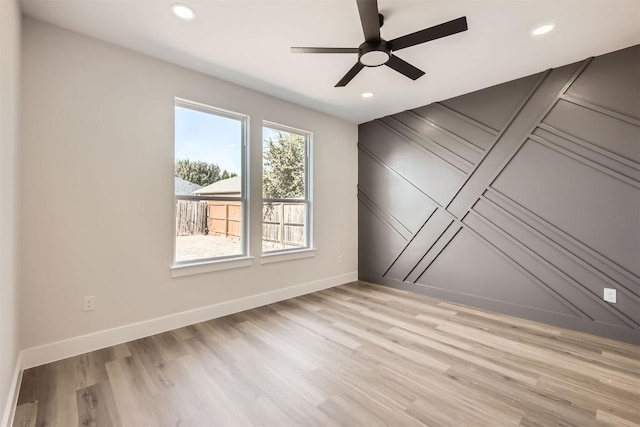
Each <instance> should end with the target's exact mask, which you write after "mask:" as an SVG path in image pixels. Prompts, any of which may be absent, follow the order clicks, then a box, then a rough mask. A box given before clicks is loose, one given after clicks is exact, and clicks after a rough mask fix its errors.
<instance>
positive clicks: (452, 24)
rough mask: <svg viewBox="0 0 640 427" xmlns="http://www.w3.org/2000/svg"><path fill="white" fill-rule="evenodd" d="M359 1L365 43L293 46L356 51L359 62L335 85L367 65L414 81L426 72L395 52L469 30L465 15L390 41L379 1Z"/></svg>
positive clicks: (343, 83) (321, 50)
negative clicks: (383, 31) (382, 34)
mask: <svg viewBox="0 0 640 427" xmlns="http://www.w3.org/2000/svg"><path fill="white" fill-rule="evenodd" d="M356 3H357V5H358V12H359V13H360V21H361V22H362V30H363V31H364V39H365V40H364V43H362V44H361V45H360V46H358V47H354V48H350V47H292V48H291V52H292V53H357V54H358V62H356V64H355V65H354V66H353V67H352V68H351V69H350V70H349V71H347V74H345V75H344V77H343V78H342V79H341V80H340V81H339V82H338V84H336V86H335V87H343V86H346V85H347V84H348V83H349V82H350V81H351V80H352V79H353V78H354V77H355V76H356V74H358V73H359V72H360V71H361V70H362V69H363V68H364V67H379V66H381V65H386V66H387V67H389V68H392V69H394V70H396V71H397V72H399V73H400V74H403V75H405V76H407V77H409V78H410V79H412V80H417V79H419V78H420V77H422V76H423V75H424V71H422V70H420V69H419V68H416V67H414V66H413V65H411V64H409V63H408V62H406V61H403V60H402V59H400V58H398V57H397V56H396V55H394V54H393V52H395V51H398V50H400V49H404V48H407V47H411V46H415V45H418V44H421V43H425V42H428V41H431V40H435V39H439V38H441V37H447V36H451V35H453V34H457V33H461V32H463V31H466V30H467V18H466V17H465V16H463V17H461V18H458V19H454V20H453V21H448V22H445V23H443V24H440V25H436V26H433V27H430V28H425V29H424V30H420V31H416V32H415V33H411V34H407V35H405V36H402V37H398V38H395V39H393V40H389V41H387V40H384V39H383V38H382V37H380V27H382V25H383V24H384V16H382V15H381V14H380V13H379V12H378V1H377V0H356Z"/></svg>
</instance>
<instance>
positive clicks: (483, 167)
mask: <svg viewBox="0 0 640 427" xmlns="http://www.w3.org/2000/svg"><path fill="white" fill-rule="evenodd" d="M582 68H584V63H583V64H571V65H566V66H564V67H561V68H556V69H553V70H549V71H547V72H545V73H543V74H541V75H540V77H539V79H538V80H537V82H536V83H537V84H536V86H535V87H534V90H533V92H532V93H530V94H529V97H528V98H527V102H526V103H525V104H524V105H522V106H521V109H520V111H518V112H517V114H515V115H514V117H513V119H512V121H511V122H510V123H509V124H508V125H507V126H506V128H505V129H504V131H503V132H502V133H501V134H499V135H498V136H497V137H496V141H495V142H494V145H493V146H492V147H491V149H490V150H489V152H488V153H487V154H486V156H485V157H484V158H483V159H482V162H481V163H480V164H479V165H478V167H477V168H476V169H475V170H474V171H473V173H472V174H471V176H470V177H469V178H468V180H467V182H465V184H464V186H463V187H462V188H461V189H460V191H459V192H458V194H456V197H455V198H454V199H453V200H452V201H451V203H449V205H448V206H447V210H448V211H449V212H451V213H452V214H453V215H454V216H455V217H456V218H462V216H464V214H465V213H466V212H467V211H468V210H469V208H471V205H473V204H474V203H475V201H476V200H477V199H478V197H480V195H481V194H482V192H483V191H484V190H485V188H486V187H487V185H489V182H491V180H492V179H493V178H494V177H495V176H496V174H497V173H498V172H499V171H500V169H502V167H503V166H504V164H505V163H506V162H507V161H508V160H509V158H510V157H511V156H513V154H514V153H515V152H516V151H517V150H518V148H519V147H520V145H522V143H523V142H524V140H525V137H526V135H528V134H529V133H530V132H531V131H532V129H533V128H534V127H535V125H536V124H537V123H539V120H540V118H541V117H543V116H544V114H546V112H547V111H548V110H549V109H550V108H551V106H552V105H553V103H554V102H555V101H556V100H557V99H558V96H559V93H560V92H561V91H562V90H563V89H564V88H565V87H566V86H568V85H569V83H570V82H571V81H572V80H573V79H574V78H575V77H576V76H577V73H578V72H579V71H580V70H581V69H582Z"/></svg>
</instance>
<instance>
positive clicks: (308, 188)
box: [260, 120, 315, 263]
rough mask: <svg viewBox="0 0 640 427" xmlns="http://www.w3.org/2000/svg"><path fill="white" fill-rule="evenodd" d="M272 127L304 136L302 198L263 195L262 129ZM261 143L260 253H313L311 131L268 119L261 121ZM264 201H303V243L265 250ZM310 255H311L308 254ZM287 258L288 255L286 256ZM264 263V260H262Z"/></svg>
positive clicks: (271, 254) (267, 254)
mask: <svg viewBox="0 0 640 427" xmlns="http://www.w3.org/2000/svg"><path fill="white" fill-rule="evenodd" d="M265 128H268V129H272V130H279V131H282V132H287V133H292V134H295V135H299V136H302V137H303V138H304V141H305V143H304V198H302V199H287V198H268V197H264V191H263V189H262V182H263V179H264V129H265ZM261 138H262V144H261V153H262V159H261V162H260V175H261V176H260V185H261V191H260V197H261V199H262V201H261V203H260V212H261V215H260V216H261V220H260V253H261V256H262V257H263V258H267V257H272V258H273V259H274V260H275V259H277V258H280V257H278V255H286V254H293V253H295V252H299V253H305V252H309V253H313V252H314V251H315V249H314V245H313V181H312V179H313V132H311V131H307V130H304V129H299V128H294V127H291V126H287V125H283V124H280V123H275V122H271V121H268V120H263V121H262V135H261ZM265 202H273V203H287V202H303V203H304V204H305V227H304V228H305V230H304V236H305V237H304V238H305V245H304V246H301V247H296V248H284V249H276V250H271V251H265V250H264V249H263V246H262V233H263V227H264V218H263V216H262V215H263V214H262V210H263V209H264V204H265ZM301 256H302V257H306V255H301ZM310 256H312V255H310ZM286 258H288V257H286ZM262 262H263V263H264V261H262Z"/></svg>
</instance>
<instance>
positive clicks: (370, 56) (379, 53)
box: [358, 40, 391, 67]
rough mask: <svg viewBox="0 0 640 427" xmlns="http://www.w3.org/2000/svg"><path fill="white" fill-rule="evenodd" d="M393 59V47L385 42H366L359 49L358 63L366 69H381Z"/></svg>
mask: <svg viewBox="0 0 640 427" xmlns="http://www.w3.org/2000/svg"><path fill="white" fill-rule="evenodd" d="M390 58H391V47H390V46H389V43H387V42H386V41H385V40H377V41H375V42H367V41H365V42H364V43H362V44H361V45H360V46H359V47H358V61H359V62H360V63H361V64H362V65H364V66H365V67H379V66H381V65H384V64H386V63H387V61H389V59H390Z"/></svg>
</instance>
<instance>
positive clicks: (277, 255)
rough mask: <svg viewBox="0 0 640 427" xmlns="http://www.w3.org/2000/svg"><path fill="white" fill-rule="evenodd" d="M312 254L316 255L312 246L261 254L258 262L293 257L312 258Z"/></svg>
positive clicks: (280, 260)
mask: <svg viewBox="0 0 640 427" xmlns="http://www.w3.org/2000/svg"><path fill="white" fill-rule="evenodd" d="M314 256H316V250H315V249H314V248H312V249H300V250H292V251H283V252H274V253H271V254H263V255H262V256H261V257H260V264H271V263H273V262H282V261H291V260H294V259H302V258H312V257H314Z"/></svg>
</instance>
